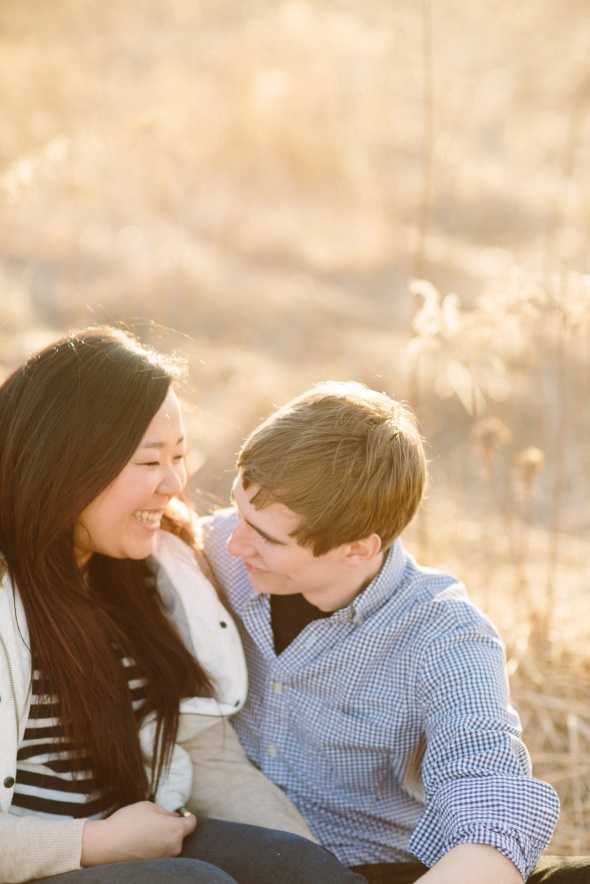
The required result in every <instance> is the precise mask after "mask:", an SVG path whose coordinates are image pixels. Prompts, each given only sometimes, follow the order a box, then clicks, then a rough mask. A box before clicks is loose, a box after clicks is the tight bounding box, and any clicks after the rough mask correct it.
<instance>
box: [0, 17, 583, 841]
mask: <svg viewBox="0 0 590 884" xmlns="http://www.w3.org/2000/svg"><path fill="white" fill-rule="evenodd" d="M0 96H1V98H0V374H5V373H6V372H8V371H9V370H10V369H11V368H12V367H14V366H15V365H16V364H18V363H19V362H20V361H21V359H22V358H23V356H24V355H25V354H26V353H28V352H30V351H31V350H33V349H35V348H36V347H37V346H39V345H40V344H42V343H44V342H45V341H47V340H49V339H51V338H52V337H55V336H56V335H57V334H58V333H60V332H61V331H63V330H65V329H68V328H72V327H77V326H82V325H87V324H91V323H94V322H97V321H100V322H102V321H108V322H122V323H125V324H126V326H127V327H130V328H131V329H132V330H134V331H136V332H137V333H138V334H139V335H140V336H141V337H142V338H144V339H145V340H147V341H149V342H151V343H153V344H155V345H156V346H160V347H162V348H164V349H173V350H175V351H177V352H179V353H180V354H182V355H183V356H185V357H186V359H187V360H188V363H189V367H190V384H189V385H188V386H187V388H186V390H185V391H184V396H185V400H186V403H187V412H188V418H189V428H190V435H191V439H192V452H191V457H192V469H193V474H194V475H193V494H194V498H195V502H196V504H197V506H199V507H201V508H203V509H206V508H208V507H209V506H211V505H212V503H213V502H215V501H216V500H218V501H223V500H225V499H226V496H227V493H228V488H229V485H230V482H231V476H232V462H233V458H234V453H235V451H236V449H237V447H238V445H239V443H240V440H241V439H242V438H243V436H244V435H245V434H246V433H247V432H248V431H249V429H250V428H251V427H252V426H253V425H254V424H255V423H256V422H257V421H258V420H259V419H260V418H261V417H263V416H265V415H266V414H267V413H268V412H269V411H270V409H271V408H272V406H273V404H275V403H276V404H280V403H282V402H284V401H285V400H286V399H288V398H289V397H290V396H291V395H294V394H295V393H298V392H300V391H301V390H303V389H304V388H305V387H307V386H309V385H311V384H312V383H313V382H314V381H318V380H323V379H326V378H328V377H331V378H336V379H348V378H354V379H356V380H360V381H363V382H365V383H367V384H369V385H371V386H375V387H377V388H379V389H384V390H386V391H387V392H389V393H391V394H392V395H394V396H397V397H399V398H404V399H407V400H408V401H409V402H410V404H412V405H413V406H414V407H415V408H416V410H417V412H418V414H419V417H420V420H421V423H422V426H423V429H424V434H425V436H426V438H427V440H428V442H429V456H430V459H431V472H432V481H431V486H430V491H429V496H428V500H427V501H426V503H425V506H424V508H423V510H422V511H421V513H420V514H419V516H418V518H417V519H416V520H415V523H414V524H413V525H412V526H411V527H410V529H409V531H408V533H407V538H406V541H407V543H408V545H409V546H410V547H411V548H412V549H413V550H415V552H416V554H417V555H418V556H419V557H420V558H422V559H423V560H424V561H425V562H426V563H428V564H434V565H441V566H444V567H445V568H451V569H452V570H453V571H454V572H455V573H457V574H458V575H459V576H460V577H462V578H463V579H464V580H465V581H466V583H467V584H468V586H469V587H470V590H471V592H472V594H473V596H474V597H475V598H476V599H477V601H478V603H479V604H480V605H481V606H482V607H483V608H484V609H485V610H486V611H488V612H489V613H490V614H491V616H492V617H493V618H494V619H495V620H496V622H497V623H498V625H499V627H500V629H501V631H502V633H503V636H504V638H505V640H506V643H507V649H508V664H509V672H510V678H511V684H512V690H513V695H514V701H515V704H516V705H517V707H518V709H519V711H520V712H521V715H522V718H523V723H524V727H525V737H526V740H527V743H528V745H529V747H530V749H531V754H532V756H533V761H534V764H535V771H536V773H537V774H538V775H539V776H541V777H543V778H546V779H548V780H549V781H550V782H552V783H553V784H554V785H555V787H556V788H557V789H558V791H559V793H560V795H561V798H562V801H563V814H562V818H561V821H560V824H559V826H558V829H557V831H556V834H555V837H554V841H553V843H552V844H551V847H550V850H551V851H552V852H558V853H568V852H574V851H575V852H584V853H590V835H589V834H588V832H589V831H590V825H589V824H590V667H589V664H588V654H587V644H586V643H587V641H588V636H589V634H590V626H589V623H590V589H589V586H588V582H589V579H590V505H589V503H588V500H589V495H590V447H589V445H588V439H589V437H590V436H589V434H590V407H589V404H590V390H589V382H590V352H589V349H590V265H589V248H590V6H588V3H587V0H521V2H520V3H519V4H514V3H512V2H510V0H486V2H484V0H461V2H459V0H421V2H411V0H365V2H363V3H362V4H360V3H354V2H352V0H284V2H281V0H243V2H237V0H206V2H201V3H195V2H192V0H166V2H164V0H135V2H131V0H54V2H53V3H51V4H48V3H45V2H42V0H3V2H2V3H1V4H0Z"/></svg>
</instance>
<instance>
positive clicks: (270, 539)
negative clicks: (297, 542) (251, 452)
mask: <svg viewBox="0 0 590 884" xmlns="http://www.w3.org/2000/svg"><path fill="white" fill-rule="evenodd" d="M236 482H237V479H236V481H235V482H234V483H233V485H232V487H231V491H230V493H229V499H230V500H231V502H232V503H233V504H234V506H235V507H236V508H238V509H239V507H238V505H237V503H236V498H235V495H234V488H235V487H236ZM242 518H243V519H244V522H245V523H246V525H249V526H250V528H252V530H253V531H256V533H257V534H259V535H260V536H261V537H263V538H264V539H265V540H268V542H269V543H276V544H278V545H279V546H287V544H286V543H285V541H284V540H279V539H278V538H277V537H273V536H272V534H267V533H266V531H263V530H262V528H259V527H258V525H255V524H254V523H253V522H251V521H250V519H246V518H245V517H242Z"/></svg>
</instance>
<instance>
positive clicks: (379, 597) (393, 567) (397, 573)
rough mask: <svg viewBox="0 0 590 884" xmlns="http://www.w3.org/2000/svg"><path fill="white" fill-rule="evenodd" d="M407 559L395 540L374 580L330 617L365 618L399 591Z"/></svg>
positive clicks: (362, 619)
mask: <svg viewBox="0 0 590 884" xmlns="http://www.w3.org/2000/svg"><path fill="white" fill-rule="evenodd" d="M407 561H408V554H407V552H406V551H405V549H404V547H403V545H402V542H401V540H399V539H398V540H395V541H394V543H393V544H392V546H391V548H390V550H389V552H388V554H387V557H386V559H385V561H384V562H383V567H382V568H381V570H380V571H379V573H378V574H377V576H376V577H375V578H374V580H372V581H371V583H369V585H368V586H367V587H366V588H365V589H363V591H362V592H361V593H360V594H359V595H357V597H356V598H355V599H353V600H352V602H351V603H350V604H349V605H347V606H346V607H345V608H340V609H339V610H338V611H334V613H333V614H332V617H333V618H334V619H336V620H343V621H347V620H354V621H355V622H357V623H360V622H362V621H364V620H366V619H367V617H369V616H370V615H371V614H373V612H374V611H376V610H377V609H378V608H380V607H381V605H383V604H384V603H385V602H386V601H389V600H390V599H391V598H393V596H395V594H396V593H397V592H398V591H399V589H400V586H401V581H402V577H403V573H404V571H405V568H406V564H407Z"/></svg>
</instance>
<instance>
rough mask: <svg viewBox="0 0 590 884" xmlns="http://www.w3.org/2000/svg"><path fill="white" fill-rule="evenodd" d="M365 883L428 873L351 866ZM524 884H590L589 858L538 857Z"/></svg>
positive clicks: (407, 881)
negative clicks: (536, 863) (361, 876)
mask: <svg viewBox="0 0 590 884" xmlns="http://www.w3.org/2000/svg"><path fill="white" fill-rule="evenodd" d="M353 870H354V871H355V872H360V874H361V875H364V876H365V878H366V879H367V881H368V882H369V884H414V881H417V880H418V879H419V878H421V877H422V875H425V874H426V872H427V871H428V867H427V866H424V865H422V863H419V862H412V863H371V864H367V865H364V866H354V869H353ZM527 884H590V856H542V857H541V859H540V860H539V864H538V865H537V867H536V868H535V870H534V871H533V872H532V873H531V874H530V875H529V877H528V878H527Z"/></svg>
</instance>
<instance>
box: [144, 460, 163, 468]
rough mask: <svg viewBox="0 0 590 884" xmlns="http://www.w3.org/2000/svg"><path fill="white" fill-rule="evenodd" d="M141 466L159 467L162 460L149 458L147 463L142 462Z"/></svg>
mask: <svg viewBox="0 0 590 884" xmlns="http://www.w3.org/2000/svg"><path fill="white" fill-rule="evenodd" d="M140 466H142V467H159V466H160V461H159V460H148V461H146V462H145V463H142V464H140Z"/></svg>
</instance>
